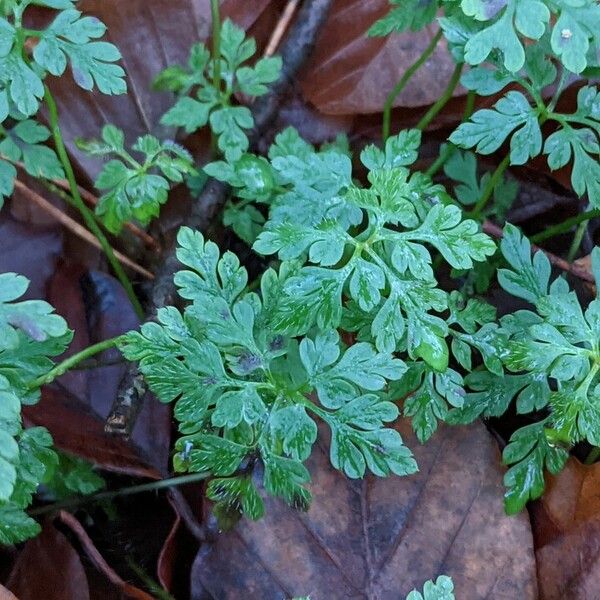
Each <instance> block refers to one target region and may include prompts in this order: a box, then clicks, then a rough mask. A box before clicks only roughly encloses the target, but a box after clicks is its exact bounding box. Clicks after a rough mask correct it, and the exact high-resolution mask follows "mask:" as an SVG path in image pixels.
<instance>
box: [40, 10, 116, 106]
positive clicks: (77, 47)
mask: <svg viewBox="0 0 600 600" xmlns="http://www.w3.org/2000/svg"><path fill="white" fill-rule="evenodd" d="M105 31H106V26H105V25H104V24H103V23H102V22H101V21H99V20H98V19H96V18H95V17H82V16H81V12H79V11H77V10H64V11H62V12H60V13H59V14H58V16H57V17H56V18H55V20H54V21H53V22H52V23H51V24H50V26H49V27H48V28H47V29H46V30H44V32H43V34H42V36H41V38H40V41H39V43H38V44H37V45H36V46H35V48H34V51H33V58H34V60H35V62H36V63H37V64H38V65H39V66H40V67H42V68H43V69H45V70H47V71H48V72H49V73H51V74H52V75H57V76H59V75H62V74H63V73H64V71H65V69H66V66H67V60H68V61H69V62H70V64H71V70H72V72H73V78H74V80H75V83H77V85H78V86H79V87H81V88H83V89H85V90H91V89H93V88H94V85H95V86H96V87H97V88H98V90H99V91H100V92H102V93H103V94H109V95H114V94H124V93H126V91H127V85H126V83H125V71H124V70H123V69H122V68H121V67H120V66H119V65H116V64H114V63H115V62H117V61H118V60H120V58H121V53H120V52H119V51H118V49H117V48H116V46H114V45H113V44H110V43H108V42H98V41H93V40H96V39H98V38H101V37H102V36H103V35H104V33H105Z"/></svg>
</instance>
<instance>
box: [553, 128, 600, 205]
mask: <svg viewBox="0 0 600 600" xmlns="http://www.w3.org/2000/svg"><path fill="white" fill-rule="evenodd" d="M599 152H600V145H599V143H598V138H597V135H596V133H595V132H594V131H593V130H592V129H590V128H588V127H582V128H579V129H573V128H571V127H570V126H568V125H567V126H565V127H563V128H562V129H559V130H557V131H555V132H554V133H552V134H551V135H550V136H548V139H547V140H546V143H545V144H544V153H545V154H547V155H548V166H549V167H550V168H551V169H552V170H555V169H560V168H561V167H564V166H565V165H567V164H568V163H569V162H571V159H573V170H572V172H571V183H572V184H573V189H574V190H575V192H576V193H577V194H578V195H579V196H583V195H584V194H585V193H586V192H587V194H588V197H589V199H590V202H591V204H592V205H593V206H596V207H597V206H600V165H599V164H598V158H597V157H598V154H599Z"/></svg>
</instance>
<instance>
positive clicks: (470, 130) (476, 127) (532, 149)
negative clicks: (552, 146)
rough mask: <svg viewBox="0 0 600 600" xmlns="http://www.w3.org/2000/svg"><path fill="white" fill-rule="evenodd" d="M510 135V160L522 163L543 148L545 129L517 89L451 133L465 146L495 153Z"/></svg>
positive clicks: (455, 140)
mask: <svg viewBox="0 0 600 600" xmlns="http://www.w3.org/2000/svg"><path fill="white" fill-rule="evenodd" d="M509 136H511V139H510V161H511V164H513V165H522V164H525V163H526V162H527V160H528V159H529V158H530V157H531V158H533V157H534V156H537V155H538V154H540V153H541V151H542V132H541V130H540V126H539V123H538V115H537V111H536V109H534V108H532V107H531V106H530V104H529V102H528V100H527V98H526V97H525V96H524V95H523V94H522V93H521V92H517V91H515V90H511V91H509V92H507V94H506V95H505V96H504V97H502V98H501V99H500V100H498V102H497V103H496V104H495V105H494V110H492V109H489V108H484V109H482V110H478V111H477V112H476V113H475V114H474V115H473V116H472V117H471V119H470V120H469V121H467V122H466V123H463V124H462V125H460V126H459V127H458V129H456V130H455V131H454V132H453V133H452V135H451V136H450V138H449V139H450V141H451V142H452V143H454V144H456V145H457V146H460V147H462V148H473V147H476V149H477V152H479V153H480V154H492V152H495V151H496V150H498V148H500V146H501V145H502V144H503V143H504V141H505V140H506V139H507V138H508V137H509Z"/></svg>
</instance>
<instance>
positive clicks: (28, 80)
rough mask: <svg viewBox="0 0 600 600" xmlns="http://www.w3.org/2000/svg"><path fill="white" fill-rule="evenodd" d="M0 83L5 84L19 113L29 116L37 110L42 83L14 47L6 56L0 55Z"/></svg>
mask: <svg viewBox="0 0 600 600" xmlns="http://www.w3.org/2000/svg"><path fill="white" fill-rule="evenodd" d="M0 84H4V85H5V86H6V88H7V89H8V91H9V94H10V99H11V100H12V101H13V102H14V104H15V106H16V107H17V109H18V110H19V112H20V113H22V114H23V115H25V116H31V115H34V114H35V113H36V112H37V111H38V108H39V103H40V100H41V99H42V98H43V97H44V84H43V83H42V80H41V78H40V76H39V75H38V74H37V73H36V72H35V71H34V70H33V69H32V68H31V67H29V66H28V65H27V63H26V62H25V61H24V60H23V58H22V57H21V55H20V53H19V52H18V51H17V50H16V49H15V48H13V49H12V51H11V52H10V54H8V55H7V56H5V57H1V56H0Z"/></svg>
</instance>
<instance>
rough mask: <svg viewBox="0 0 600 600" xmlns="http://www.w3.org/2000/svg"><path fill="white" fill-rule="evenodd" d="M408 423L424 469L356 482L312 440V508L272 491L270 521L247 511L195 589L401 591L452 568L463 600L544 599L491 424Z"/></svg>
mask: <svg viewBox="0 0 600 600" xmlns="http://www.w3.org/2000/svg"><path fill="white" fill-rule="evenodd" d="M400 431H401V433H402V435H403V438H404V439H405V440H406V442H407V444H408V445H409V446H410V447H411V448H412V449H413V452H414V453H415V457H416V459H417V462H418V464H419V468H420V472H419V473H418V474H417V475H415V476H411V477H404V478H400V477H391V478H389V479H376V478H372V477H371V478H368V479H366V480H364V481H350V480H347V479H344V478H343V477H342V476H340V475H339V474H338V473H337V472H335V471H334V470H333V469H332V468H331V466H330V465H329V462H328V457H327V451H326V449H324V448H320V449H316V450H315V451H314V453H313V457H312V458H311V459H310V462H311V464H310V465H309V468H310V471H311V473H312V475H313V483H312V486H311V489H312V492H313V496H314V500H313V504H312V506H311V509H310V510H309V511H308V512H307V513H300V512H295V511H293V510H291V509H289V508H287V507H286V506H285V505H284V504H283V503H281V502H279V501H273V500H270V499H269V500H267V501H266V505H267V507H266V517H265V518H264V519H263V520H261V521H258V522H251V521H242V522H241V523H240V524H239V525H238V527H237V528H236V529H235V530H234V531H233V532H231V533H228V534H223V535H221V536H220V537H219V538H218V541H217V543H216V545H215V546H214V548H212V549H211V550H207V551H205V552H201V553H200V554H199V555H198V556H197V558H196V561H195V563H194V567H193V570H192V575H191V576H192V597H193V598H194V599H198V600H199V599H204V598H215V599H216V598H218V599H219V600H229V599H231V600H234V599H237V598H240V597H242V596H243V595H244V594H246V595H248V596H249V597H252V598H291V597H294V596H301V595H306V594H311V596H312V597H314V598H331V599H335V600H337V599H340V600H341V599H344V600H346V599H359V598H360V599H375V598H377V599H378V600H397V599H398V598H403V597H404V596H405V595H406V594H407V593H408V592H409V591H411V590H412V589H413V588H414V587H418V586H420V585H422V582H423V581H425V580H427V579H430V578H432V577H435V576H437V575H439V574H440V573H446V574H448V575H450V576H452V577H453V579H454V582H455V587H456V594H457V598H461V600H481V599H483V598H494V599H495V600H499V599H500V600H515V599H516V598H519V600H529V599H531V600H533V599H534V598H537V584H536V577H535V560H534V557H533V541H532V536H531V530H530V527H529V520H528V518H527V515H526V514H525V513H522V514H521V515H519V516H517V517H507V516H506V515H505V514H504V510H503V506H502V496H503V487H502V468H501V467H500V459H499V452H498V448H497V445H496V443H495V442H494V440H493V439H492V438H491V436H490V435H489V434H488V432H487V431H486V429H485V428H484V426H483V425H481V424H476V425H473V426H470V427H456V428H443V429H441V430H440V431H439V432H438V433H437V434H436V436H435V437H434V438H432V439H431V440H430V441H429V443H428V444H427V445H425V446H420V445H419V444H418V442H417V441H416V439H415V438H414V436H413V435H412V434H411V433H410V432H409V429H408V426H407V424H406V423H405V422H403V423H402V425H401V428H400Z"/></svg>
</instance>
